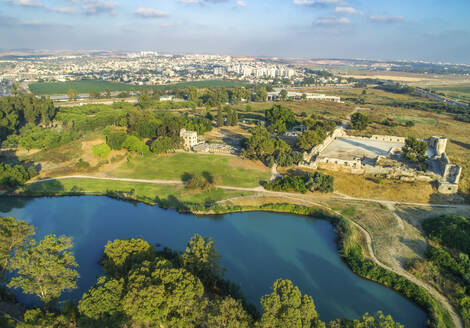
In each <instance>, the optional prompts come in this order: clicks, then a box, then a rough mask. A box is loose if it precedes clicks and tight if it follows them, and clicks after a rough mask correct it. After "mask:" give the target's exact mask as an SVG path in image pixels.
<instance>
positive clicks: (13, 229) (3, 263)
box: [0, 216, 35, 278]
mask: <svg viewBox="0 0 470 328" xmlns="http://www.w3.org/2000/svg"><path fill="white" fill-rule="evenodd" d="M34 234H35V231H34V227H33V226H31V225H29V224H27V223H26V222H25V221H23V220H16V219H15V218H13V217H11V216H8V217H2V218H0V270H1V274H0V278H1V277H3V273H4V272H5V270H8V268H9V262H10V258H11V256H12V254H14V253H15V251H17V250H22V248H23V247H25V246H26V245H28V244H29V243H30V242H31V238H32V236H33V235H34Z"/></svg>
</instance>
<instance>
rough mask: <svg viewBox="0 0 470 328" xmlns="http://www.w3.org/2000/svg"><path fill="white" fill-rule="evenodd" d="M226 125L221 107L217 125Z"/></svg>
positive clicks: (218, 112)
mask: <svg viewBox="0 0 470 328" xmlns="http://www.w3.org/2000/svg"><path fill="white" fill-rule="evenodd" d="M223 125H224V114H223V113H222V108H220V107H219V109H218V110H217V127H218V128H220V127H222V126H223Z"/></svg>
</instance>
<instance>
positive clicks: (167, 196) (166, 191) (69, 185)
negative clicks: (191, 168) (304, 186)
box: [23, 179, 253, 208]
mask: <svg viewBox="0 0 470 328" xmlns="http://www.w3.org/2000/svg"><path fill="white" fill-rule="evenodd" d="M23 190H24V191H25V192H26V193H27V194H31V195H42V194H49V195H54V194H64V193H69V192H73V193H87V194H106V193H108V192H116V193H121V194H127V195H130V196H132V197H133V198H135V199H138V200H142V201H148V202H152V203H159V204H161V205H165V206H168V207H172V208H181V206H179V205H181V204H182V203H185V204H187V203H190V204H200V205H204V204H208V203H214V202H217V201H220V200H223V199H229V198H233V197H239V196H249V195H252V194H253V192H249V191H232V190H223V189H211V190H207V191H199V190H198V191H188V190H186V189H185V188H184V187H183V186H181V185H158V184H152V183H134V182H124V181H110V180H95V179H64V180H50V181H44V182H39V183H34V184H29V185H26V186H25V187H23Z"/></svg>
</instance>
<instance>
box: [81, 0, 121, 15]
mask: <svg viewBox="0 0 470 328" xmlns="http://www.w3.org/2000/svg"><path fill="white" fill-rule="evenodd" d="M118 6H119V5H118V3H117V2H114V1H103V0H83V2H82V9H83V11H84V13H85V14H86V15H98V14H102V13H103V14H114V9H115V8H117V7H118Z"/></svg>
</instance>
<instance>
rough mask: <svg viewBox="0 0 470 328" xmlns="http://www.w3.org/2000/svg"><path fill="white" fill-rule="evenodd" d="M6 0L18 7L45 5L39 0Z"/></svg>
mask: <svg viewBox="0 0 470 328" xmlns="http://www.w3.org/2000/svg"><path fill="white" fill-rule="evenodd" d="M6 2H8V3H11V4H12V5H15V6H20V7H29V8H40V7H45V6H44V4H43V3H42V2H41V1H39V0H6Z"/></svg>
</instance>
